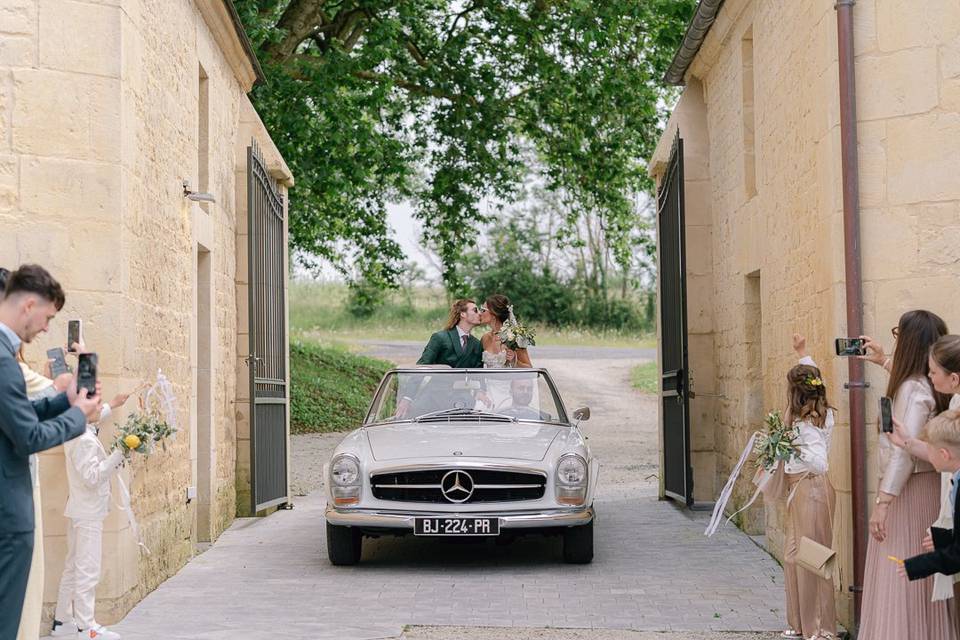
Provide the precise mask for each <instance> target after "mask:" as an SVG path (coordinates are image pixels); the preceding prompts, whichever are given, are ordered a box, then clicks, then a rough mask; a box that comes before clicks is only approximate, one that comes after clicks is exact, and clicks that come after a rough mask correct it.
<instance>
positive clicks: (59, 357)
mask: <svg viewBox="0 0 960 640" xmlns="http://www.w3.org/2000/svg"><path fill="white" fill-rule="evenodd" d="M47 360H49V361H50V373H51V375H53V377H54V378H56V377H57V376H59V375H61V374H64V373H70V367H68V366H67V360H66V356H65V355H64V353H63V349H61V348H60V347H57V348H55V349H47Z"/></svg>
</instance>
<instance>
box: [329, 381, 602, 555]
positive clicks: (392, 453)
mask: <svg viewBox="0 0 960 640" xmlns="http://www.w3.org/2000/svg"><path fill="white" fill-rule="evenodd" d="M589 417H590V410H589V409H588V408H587V407H583V408H581V409H577V410H576V411H574V412H573V415H572V419H571V417H569V416H568V414H567V410H566V408H564V406H563V401H562V400H561V399H560V396H559V394H558V393H557V390H556V386H555V385H554V383H553V381H552V380H551V379H550V376H549V375H548V374H547V372H546V370H544V369H449V368H417V369H395V370H393V371H390V372H388V373H387V374H386V375H385V376H384V378H383V380H382V381H381V383H380V387H379V389H378V390H377V393H376V395H375V396H374V398H373V402H372V403H371V405H370V410H369V411H368V412H367V417H366V419H365V420H364V421H363V425H362V426H361V427H360V428H358V429H356V430H355V431H352V432H350V433H349V434H348V435H347V436H346V437H345V438H344V439H343V442H341V443H340V445H339V446H338V447H337V448H336V450H335V451H334V453H333V457H332V458H331V460H330V463H329V464H328V465H327V466H326V467H325V470H324V473H325V475H326V479H327V482H326V486H327V505H328V506H327V510H326V514H325V515H326V521H327V555H328V557H329V558H330V562H331V563H333V564H335V565H351V564H356V563H357V562H359V560H360V552H361V546H362V543H363V538H364V536H367V537H378V536H383V535H407V534H413V535H415V536H462V537H469V536H500V537H501V538H507V539H510V538H512V537H515V536H518V535H524V534H532V533H538V534H557V535H562V536H563V558H564V561H566V562H570V563H580V564H582V563H588V562H590V561H591V560H592V559H593V521H594V517H595V516H594V509H593V496H594V493H595V491H596V486H597V473H598V471H599V463H598V462H597V461H596V460H594V459H593V458H592V456H591V454H590V448H589V447H588V446H587V443H586V440H585V438H584V437H583V434H582V433H581V432H580V429H579V428H578V424H579V422H580V421H581V420H587V419H588V418H589Z"/></svg>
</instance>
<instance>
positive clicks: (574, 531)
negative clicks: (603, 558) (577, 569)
mask: <svg viewBox="0 0 960 640" xmlns="http://www.w3.org/2000/svg"><path fill="white" fill-rule="evenodd" d="M563 561H564V562H566V563H567V564H590V563H591V562H592V561H593V520H591V521H590V523H589V524H584V525H580V526H579V527H570V528H568V529H565V530H564V532H563Z"/></svg>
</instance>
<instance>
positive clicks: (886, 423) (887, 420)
mask: <svg viewBox="0 0 960 640" xmlns="http://www.w3.org/2000/svg"><path fill="white" fill-rule="evenodd" d="M880 429H881V430H882V431H883V432H884V433H893V410H892V404H891V401H890V398H888V397H886V396H883V397H882V398H880Z"/></svg>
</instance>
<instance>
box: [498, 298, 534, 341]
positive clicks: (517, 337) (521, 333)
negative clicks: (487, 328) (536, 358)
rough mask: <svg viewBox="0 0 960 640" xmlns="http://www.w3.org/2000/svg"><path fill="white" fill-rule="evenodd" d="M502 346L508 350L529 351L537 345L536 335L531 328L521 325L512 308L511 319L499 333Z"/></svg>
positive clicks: (508, 319)
mask: <svg viewBox="0 0 960 640" xmlns="http://www.w3.org/2000/svg"><path fill="white" fill-rule="evenodd" d="M497 337H498V338H500V344H502V345H503V346H505V347H507V348H508V349H513V350H517V349H527V348H529V347H532V346H534V345H536V344H537V340H536V333H535V332H534V331H533V329H531V328H530V327H528V326H526V325H523V324H520V323H519V322H517V319H516V318H515V317H514V316H513V307H510V317H509V318H507V320H506V321H505V322H504V323H503V326H502V327H500V331H498V332H497Z"/></svg>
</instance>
